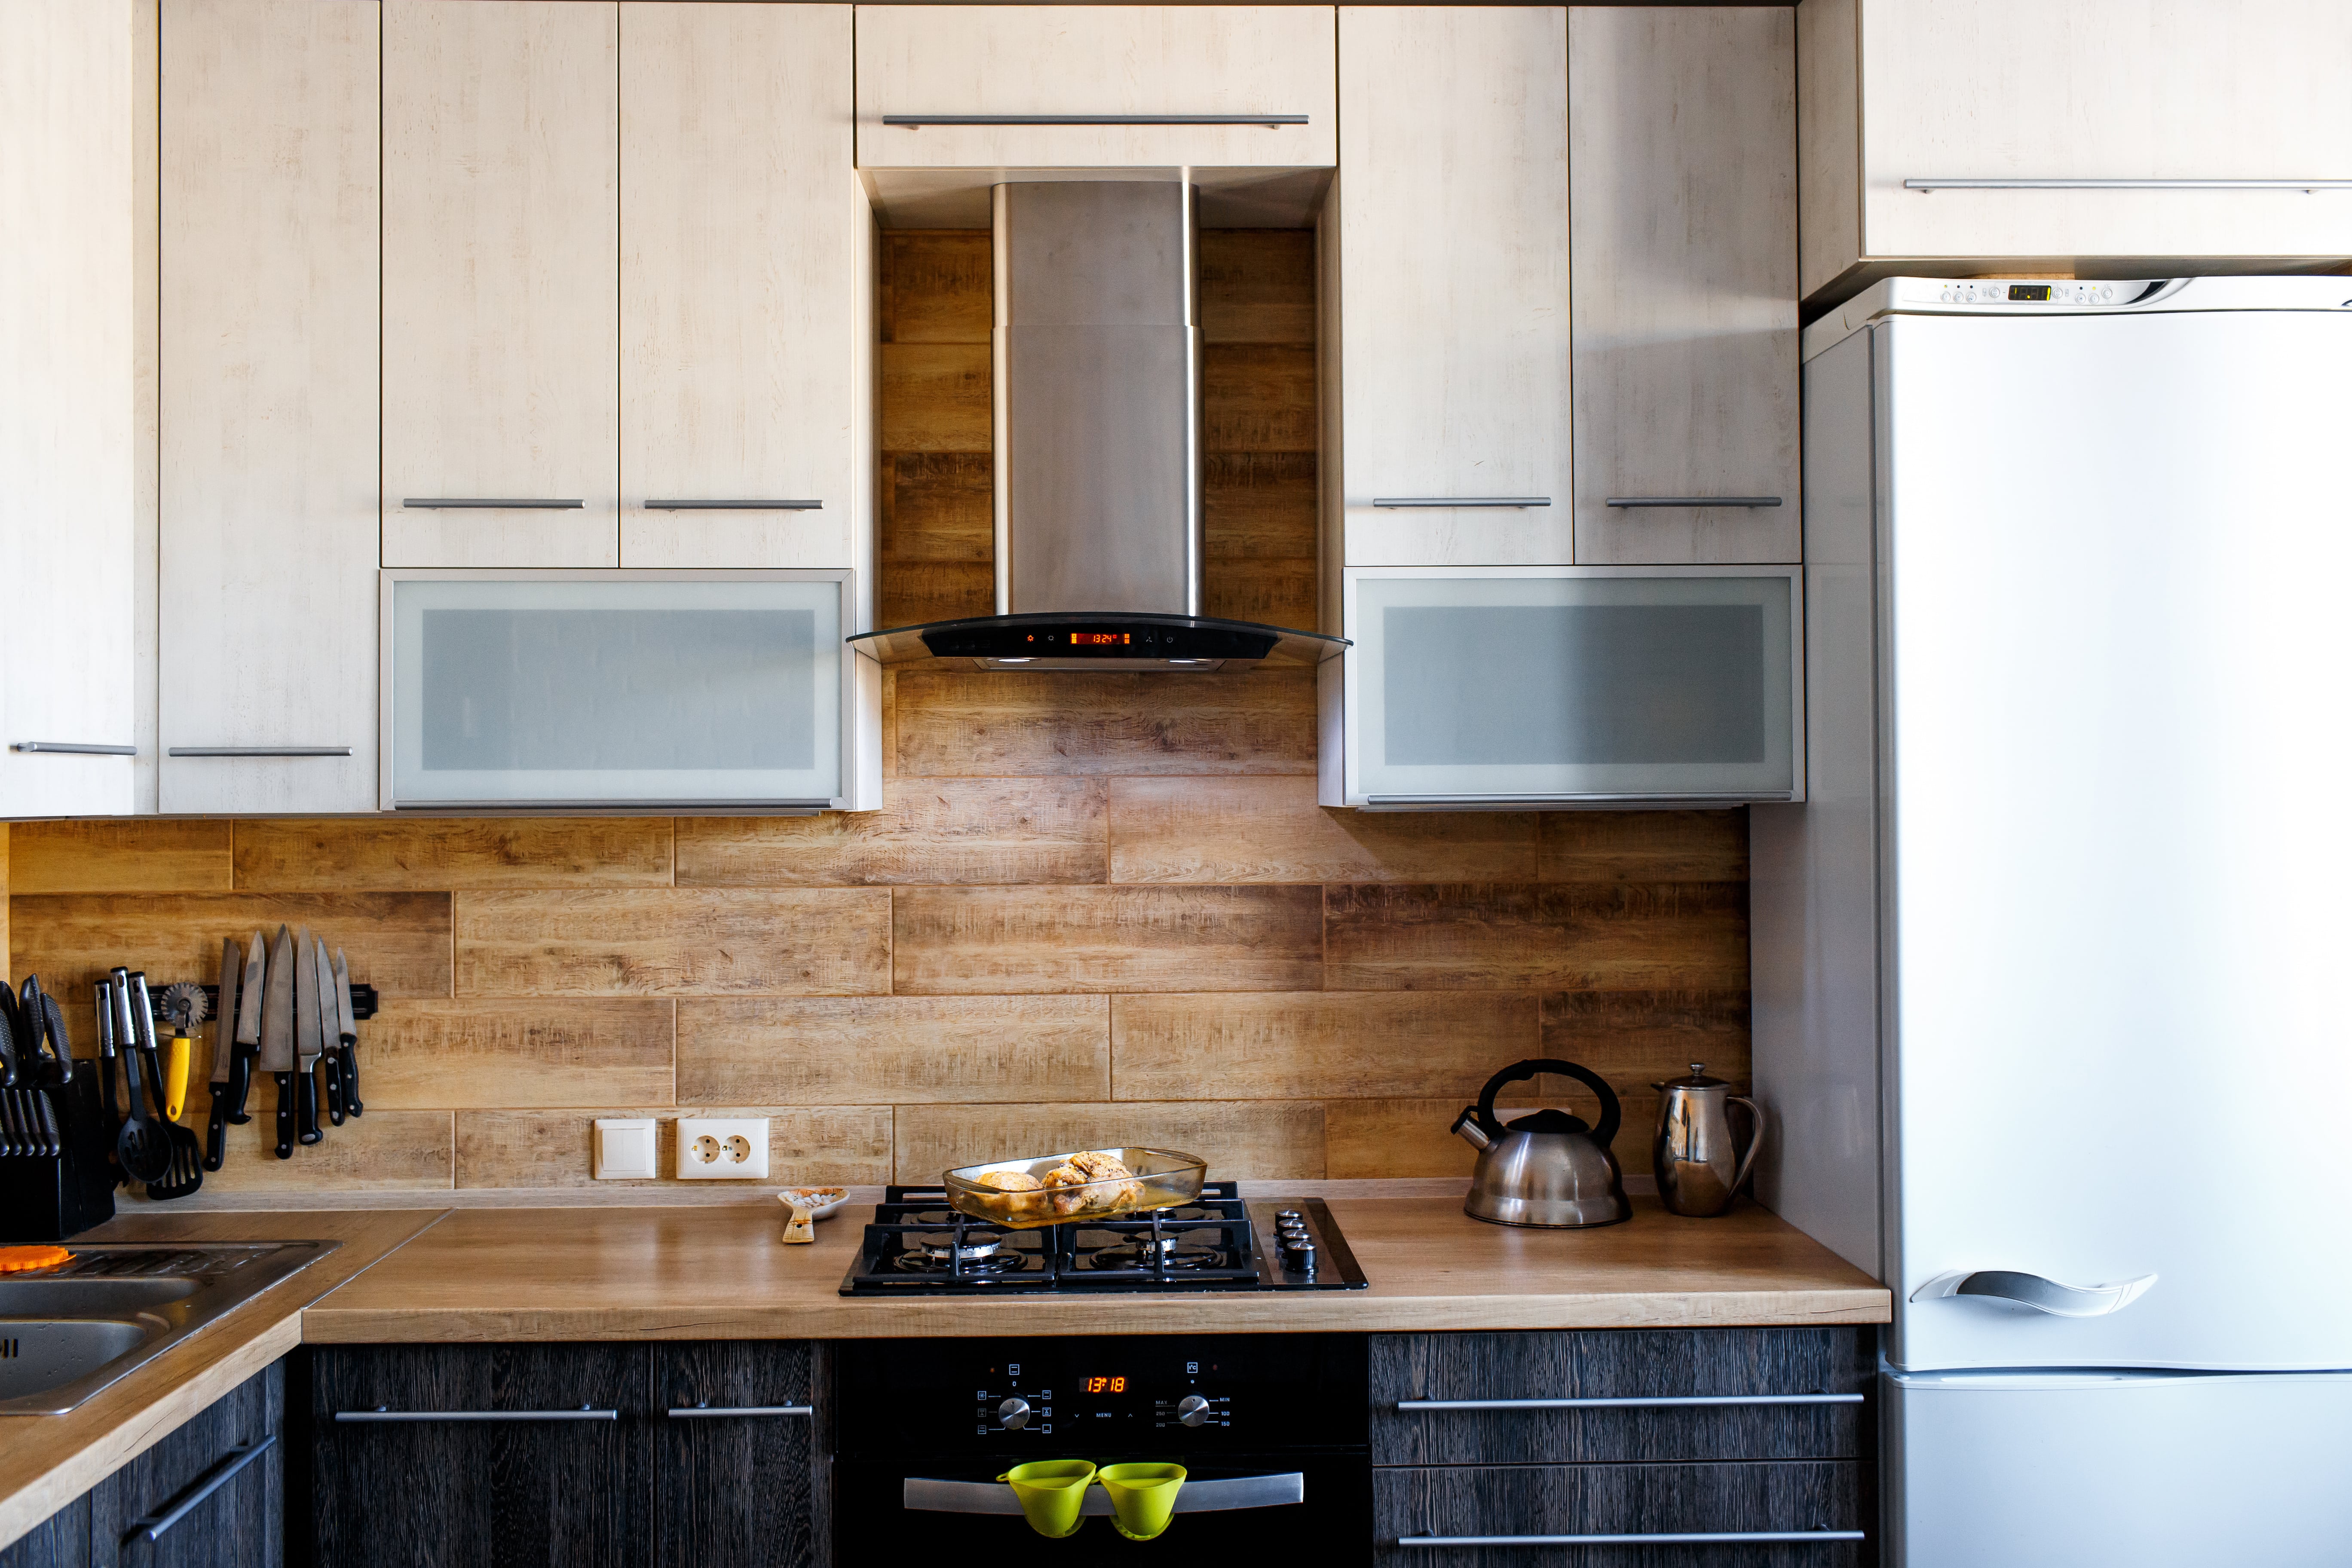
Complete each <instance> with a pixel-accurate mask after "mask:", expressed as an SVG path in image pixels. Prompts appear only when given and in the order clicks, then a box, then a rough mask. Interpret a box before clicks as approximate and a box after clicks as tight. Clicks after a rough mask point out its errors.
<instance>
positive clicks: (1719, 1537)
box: [1397, 1530, 1870, 1546]
mask: <svg viewBox="0 0 2352 1568" xmlns="http://www.w3.org/2000/svg"><path fill="white" fill-rule="evenodd" d="M1868 1539H1870V1538H1869V1537H1868V1536H1867V1535H1865V1534H1864V1533H1863V1532H1862V1531H1859V1530H1705V1531H1698V1530H1689V1531H1659V1532H1656V1533H1653V1534H1643V1535H1406V1536H1401V1537H1399V1538H1398V1540H1397V1544H1398V1545H1399V1546H1743V1545H1748V1544H1759V1545H1760V1544H1763V1543H1765V1542H1807V1541H1867V1540H1868Z"/></svg>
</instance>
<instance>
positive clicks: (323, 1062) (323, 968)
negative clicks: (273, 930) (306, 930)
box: [310, 942, 343, 1127]
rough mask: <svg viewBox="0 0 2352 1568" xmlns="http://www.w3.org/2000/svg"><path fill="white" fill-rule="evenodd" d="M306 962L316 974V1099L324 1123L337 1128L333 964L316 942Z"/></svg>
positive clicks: (339, 1091) (339, 1092)
mask: <svg viewBox="0 0 2352 1568" xmlns="http://www.w3.org/2000/svg"><path fill="white" fill-rule="evenodd" d="M310 962H311V966H312V968H313V969H315V970H316V972H317V984H316V985H315V987H314V989H315V990H316V991H317V993H318V999H319V1098H320V1100H324V1101H325V1102H326V1106H327V1120H328V1121H330V1122H331V1123H332V1124H333V1125H335V1126H337V1127H341V1125H342V1124H343V1058H342V1057H341V1055H340V1054H339V1053H338V1052H337V1051H336V1049H335V1045H336V1037H337V1036H338V1034H340V1033H341V1028H342V1025H341V1022H340V1021H339V1020H338V1019H337V1018H336V1016H335V961H334V960H333V959H331V958H330V957H328V956H327V944H326V943H325V942H318V943H316V944H315V945H314V946H312V948H311V949H310Z"/></svg>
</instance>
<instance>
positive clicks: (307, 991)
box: [294, 926, 325, 1144]
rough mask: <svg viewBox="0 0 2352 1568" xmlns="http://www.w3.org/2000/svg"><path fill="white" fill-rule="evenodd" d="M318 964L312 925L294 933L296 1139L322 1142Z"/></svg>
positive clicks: (304, 1142)
mask: <svg viewBox="0 0 2352 1568" xmlns="http://www.w3.org/2000/svg"><path fill="white" fill-rule="evenodd" d="M324 1044H325V1039H324V1037H322V1036H321V1035H320V1033H319V963H318V960H317V959H316V958H315V957H314V956H313V955H312V952H311V937H310V927H308V926H304V927H303V928H302V929H301V930H300V931H297V932H296V933H295V934H294V1052H295V1055H294V1141H295V1142H298V1143H302V1144H310V1143H316V1142H318V1141H319V1079H318V1068H319V1051H320V1047H321V1046H323V1045H324Z"/></svg>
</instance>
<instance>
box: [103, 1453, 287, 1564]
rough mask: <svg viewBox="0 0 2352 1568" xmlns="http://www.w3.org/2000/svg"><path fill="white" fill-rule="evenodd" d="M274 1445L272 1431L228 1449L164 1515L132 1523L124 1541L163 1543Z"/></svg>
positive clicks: (156, 1515)
mask: <svg viewBox="0 0 2352 1568" xmlns="http://www.w3.org/2000/svg"><path fill="white" fill-rule="evenodd" d="M277 1442H278V1434H277V1433H275V1432H272V1433H270V1434H268V1436H264V1437H261V1438H260V1439H258V1440H257V1441H255V1442H251V1443H240V1444H238V1445H237V1446H236V1447H234V1448H231V1449H230V1450H229V1451H228V1452H227V1453H226V1454H223V1455H222V1456H221V1457H220V1458H219V1460H218V1461H217V1462H216V1463H215V1465H214V1466H213V1468H211V1469H209V1470H206V1471H205V1473H204V1474H203V1475H201V1476H198V1477H197V1478H196V1480H195V1484H194V1486H192V1487H191V1488H189V1489H188V1490H186V1491H184V1492H183V1493H181V1494H180V1497H179V1500H177V1501H175V1502H173V1503H172V1504H171V1505H170V1506H169V1507H167V1508H165V1509H164V1510H163V1512H161V1513H151V1514H149V1515H148V1516H147V1517H146V1518H144V1519H137V1520H133V1521H131V1529H130V1531H128V1533H127V1534H126V1535H125V1536H124V1539H125V1540H128V1539H130V1537H131V1536H133V1535H143V1536H145V1537H146V1538H147V1539H148V1540H149V1541H151V1542H152V1541H161V1540H163V1532H164V1531H168V1530H170V1529H171V1528H172V1527H173V1525H175V1524H177V1523H179V1522H180V1521H182V1520H184V1519H185V1518H187V1517H188V1515H190V1514H191V1513H194V1511H195V1510H196V1508H197V1506H198V1505H199V1504H201V1503H202V1502H203V1501H204V1500H205V1499H206V1498H208V1497H210V1496H212V1495H213V1493H215V1492H216V1491H218V1490H220V1489H221V1488H223V1487H225V1486H226V1485H228V1484H229V1482H231V1481H233V1480H235V1479H236V1477H237V1472H238V1471H240V1470H242V1469H244V1468H246V1466H247V1465H249V1464H251V1463H253V1461H254V1460H256V1459H257V1458H261V1456H262V1455H264V1454H267V1453H268V1452H269V1450H270V1449H271V1448H272V1447H275V1446H276V1445H277Z"/></svg>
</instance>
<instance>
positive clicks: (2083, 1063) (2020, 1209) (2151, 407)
mask: <svg viewBox="0 0 2352 1568" xmlns="http://www.w3.org/2000/svg"><path fill="white" fill-rule="evenodd" d="M1885 346H1886V347H1887V349H1888V350H1889V351H1890V352H1889V353H1887V354H1886V355H1885V359H1884V360H1883V361H1882V365H1883V366H1885V367H1891V368H1888V369H1884V370H1882V380H1881V383H1880V386H1881V395H1882V396H1884V397H1885V399H1886V402H1885V404H1884V405H1883V407H1882V417H1883V419H1884V420H1885V427H1886V429H1887V430H1888V432H1889V433H1890V437H1891V438H1890V439H1889V440H1887V441H1886V442H1885V444H1883V445H1882V447H1881V449H1880V470H1879V485H1880V490H1881V494H1882V496H1883V497H1884V498H1885V500H1884V503H1883V504H1882V509H1881V517H1880V525H1879V541H1878V547H1879V552H1880V560H1879V564H1878V571H1879V577H1880V581H1881V583H1882V584H1883V592H1884V599H1883V605H1884V610H1885V614H1886V615H1887V616H1889V621H1888V626H1889V637H1888V642H1887V645H1886V655H1885V657H1886V668H1885V669H1884V670H1883V671H1882V672H1881V687H1880V689H1881V691H1882V693H1883V694H1884V697H1885V709H1884V710H1883V715H1882V724H1881V735H1882V740H1881V745H1882V748H1883V751H1882V755H1883V757H1884V758H1885V777H1884V778H1883V779H1882V788H1886V789H1891V795H1890V796H1889V802H1888V817H1887V820H1886V821H1885V824H1884V832H1885V838H1884V839H1883V843H1884V844H1885V854H1886V865H1885V874H1886V879H1887V882H1888V885H1889V888H1890V889H1891V890H1890V893H1889V895H1888V896H1889V897H1891V900H1892V905H1891V909H1892V914H1893V923H1892V926H1891V928H1890V931H1891V935H1890V936H1889V938H1888V942H1889V948H1890V952H1889V960H1890V961H1889V962H1888V963H1886V965H1885V971H1884V976H1883V981H1884V984H1885V987H1886V996H1887V998H1888V1000H1887V1016H1886V1019H1885V1027H1886V1033H1887V1041H1888V1044H1889V1046H1890V1047H1891V1054H1890V1056H1889V1058H1887V1060H1888V1066H1889V1068H1890V1070H1889V1072H1888V1074H1887V1077H1888V1080H1889V1089H1890V1092H1891V1093H1892V1094H1893V1096H1894V1103H1893V1107H1892V1110H1893V1116H1892V1118H1891V1123H1890V1130H1891V1131H1892V1134H1893V1137H1892V1142H1891V1151H1890V1152H1891V1154H1892V1156H1893V1158H1895V1160H1896V1161H1898V1162H1899V1166H1898V1170H1899V1177H1900V1181H1899V1197H1898V1199H1897V1201H1896V1203H1895V1205H1894V1213H1893V1215H1892V1226H1891V1229H1892V1234H1891V1236H1890V1237H1889V1240H1890V1243H1891V1246H1890V1250H1889V1253H1888V1257H1889V1261H1890V1267H1891V1270H1892V1273H1893V1278H1892V1279H1890V1281H1889V1282H1890V1283H1891V1284H1895V1286H1896V1287H1897V1290H1898V1299H1899V1300H1902V1301H1903V1303H1904V1304H1903V1306H1902V1307H1901V1309H1900V1315H1899V1321H1898V1323H1897V1331H1896V1333H1895V1338H1894V1341H1893V1343H1892V1346H1891V1349H1890V1355H1891V1357H1892V1359H1893V1360H1894V1361H1895V1363H1896V1364H1897V1365H1898V1366H1902V1367H1910V1368H1933V1369H1944V1368H1952V1367H1967V1366H2010V1367H2015V1366H2179V1367H2201V1368H2209V1369H2282V1368H2321V1367H2345V1366H2352V1205H2347V1204H2346V1203H2345V1202H2344V1199H2343V1194H2344V1191H2345V1188H2346V1186H2347V1182H2352V1140H2347V1138H2346V1137H2345V1136H2344V1133H2343V1131H2342V1121H2343V1117H2344V1111H2343V1109H2342V1108H2343V1107H2344V1105H2345V1103H2346V1101H2347V1098H2352V1096H2347V1089H2352V1050H2347V1024H2346V1017H2347V1014H2346V1008H2345V999H2344V995H2343V984H2342V982H2343V976H2344V973H2345V965H2346V955H2347V953H2352V898H2347V896H2346V889H2347V887H2352V832H2347V830H2346V827H2345V824H2344V806H2343V795H2344V791H2345V788H2346V786H2347V784H2352V722H2348V721H2347V720H2352V376H2347V375H2346V374H2345V373H2344V367H2345V366H2346V365H2347V364H2352V316H2343V315H2327V314H2320V313H2315V312H2294V311H2231V312H2225V313H2213V314H2177V315H2159V316H2139V317H2110V318H2079V317H2078V318H2067V319H2060V320H2043V321H1979V320H1950V319H1946V320H1936V319H1920V318H1904V319H1900V320H1897V321H1895V322H1894V323H1893V324H1892V326H1891V327H1890V329H1889V330H1888V331H1887V333H1886V343H1885ZM1969 1270H1984V1271H2012V1272H2016V1273H2021V1274H2030V1275H2037V1276H2041V1277H2043V1278H2045V1279H2049V1280H2052V1281H2054V1282H2056V1283H2058V1284H2060V1285H2064V1286H2072V1287H2084V1286H2103V1285H2120V1284H2124V1283H2126V1282H2130V1281H2135V1280H2139V1279H2144V1278H2145V1277H2147V1276H2148V1275H2154V1276H2155V1277H2156V1279H2155V1282H2154V1284H2153V1285H2152V1286H2150V1287H2148V1288H2147V1289H2146V1290H2145V1291H2144V1293H2141V1294H2139V1295H2138V1296H2137V1299H2136V1300H2129V1301H2128V1303H2127V1304H2122V1305H2121V1306H2120V1310H2114V1311H2110V1312H2107V1313H2105V1314H2104V1315H2096V1316H2059V1315H2053V1314H2051V1313H2047V1312H2043V1311H2040V1310H2034V1309H2032V1308H2030V1307H2025V1306H2018V1305H2011V1304H2006V1303H2004V1302H2002V1301H2000V1300H1997V1299H1995V1298H1991V1297H1987V1296H1981V1295H1969V1294H1960V1295H1952V1296H1945V1297H1939V1298H1933V1299H1927V1300H1917V1301H1912V1300H1909V1298H1911V1297H1912V1296H1913V1295H1914V1294H1915V1293H1916V1292H1917V1291H1918V1290H1919V1289H1920V1288H1921V1287H1922V1286H1924V1285H1927V1283H1928V1282H1929V1281H1931V1280H1933V1279H1936V1278H1937V1277H1938V1276H1943V1275H1946V1274H1948V1273H1950V1272H1955V1271H1969ZM2051 1300H2056V1301H2057V1302H2058V1303H2059V1304H2060V1305H2062V1306H2063V1305H2067V1304H2068V1303H2069V1301H2070V1300H2073V1301H2074V1304H2076V1305H2080V1306H2096V1305H2099V1304H2101V1303H2100V1302H2098V1301H2096V1300H2087V1301H2086V1300H2079V1299H2069V1298H2064V1297H2053V1298H2051ZM2111 1304H2112V1303H2111ZM2346 1551H2347V1553H2352V1546H2347V1548H2346Z"/></svg>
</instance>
